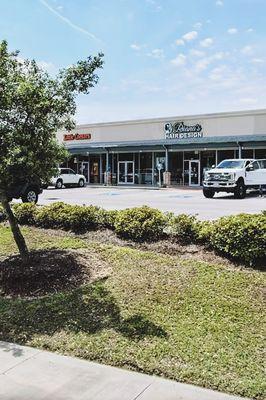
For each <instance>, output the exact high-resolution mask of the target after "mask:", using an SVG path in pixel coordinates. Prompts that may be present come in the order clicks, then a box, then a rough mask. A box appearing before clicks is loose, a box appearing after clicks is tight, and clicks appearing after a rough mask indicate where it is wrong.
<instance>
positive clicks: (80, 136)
mask: <svg viewBox="0 0 266 400" xmlns="http://www.w3.org/2000/svg"><path fill="white" fill-rule="evenodd" d="M89 139H91V134H90V133H67V134H65V135H64V142H68V141H71V140H89Z"/></svg>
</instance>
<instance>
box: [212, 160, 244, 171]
mask: <svg viewBox="0 0 266 400" xmlns="http://www.w3.org/2000/svg"><path fill="white" fill-rule="evenodd" d="M244 163H245V161H243V160H224V161H222V162H220V164H218V165H217V168H219V169H225V168H228V169H230V168H236V169H241V168H244Z"/></svg>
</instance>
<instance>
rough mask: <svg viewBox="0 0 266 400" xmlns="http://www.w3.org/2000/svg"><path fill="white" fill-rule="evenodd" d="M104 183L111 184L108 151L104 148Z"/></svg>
mask: <svg viewBox="0 0 266 400" xmlns="http://www.w3.org/2000/svg"><path fill="white" fill-rule="evenodd" d="M104 184H105V185H106V186H109V185H110V184H111V172H110V165H109V151H108V149H106V167H105V173H104Z"/></svg>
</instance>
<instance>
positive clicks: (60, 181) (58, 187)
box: [55, 179, 63, 189]
mask: <svg viewBox="0 0 266 400" xmlns="http://www.w3.org/2000/svg"><path fill="white" fill-rule="evenodd" d="M62 187H63V181H62V179H58V180H57V181H56V184H55V188H56V189H62Z"/></svg>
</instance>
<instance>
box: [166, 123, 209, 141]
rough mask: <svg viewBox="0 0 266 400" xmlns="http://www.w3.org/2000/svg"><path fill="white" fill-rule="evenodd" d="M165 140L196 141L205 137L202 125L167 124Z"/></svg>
mask: <svg viewBox="0 0 266 400" xmlns="http://www.w3.org/2000/svg"><path fill="white" fill-rule="evenodd" d="M164 132H165V139H195V138H201V137H203V130H202V126H201V125H200V124H196V125H186V124H185V123H184V122H183V121H181V122H174V123H172V122H167V123H165V124H164Z"/></svg>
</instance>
